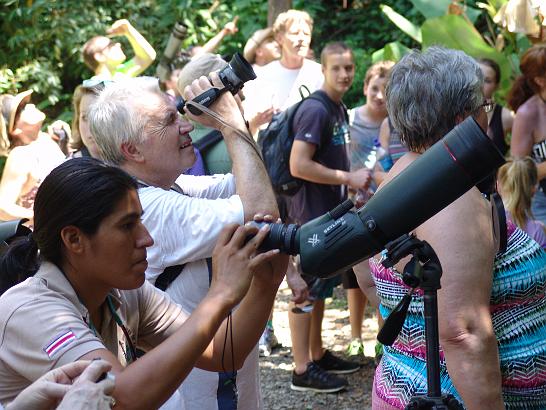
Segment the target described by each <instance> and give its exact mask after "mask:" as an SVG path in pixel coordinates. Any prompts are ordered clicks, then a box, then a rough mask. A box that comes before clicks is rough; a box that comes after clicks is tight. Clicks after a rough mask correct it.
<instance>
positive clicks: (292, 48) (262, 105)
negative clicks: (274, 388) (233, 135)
mask: <svg viewBox="0 0 546 410" xmlns="http://www.w3.org/2000/svg"><path fill="white" fill-rule="evenodd" d="M312 31H313V19H312V18H311V16H309V14H308V13H307V12H305V11H302V10H293V9H292V10H288V11H285V12H284V13H281V14H279V15H278V16H277V18H276V19H275V23H274V24H273V33H274V36H275V40H277V43H279V45H280V47H281V58H280V59H279V60H275V61H272V62H270V63H269V64H266V65H265V66H263V67H261V68H260V70H259V71H258V72H257V76H258V78H257V79H256V80H253V81H249V82H248V83H247V84H245V88H244V92H245V100H244V101H243V106H244V109H245V116H246V117H247V118H250V121H251V122H252V123H253V124H258V125H262V128H263V127H265V126H266V125H267V124H268V123H269V122H270V121H271V118H272V116H273V114H274V112H279V111H284V110H285V109H287V108H288V107H290V106H291V105H293V104H295V103H297V102H298V101H300V99H301V98H302V96H301V95H300V88H302V87H301V86H305V87H307V89H308V90H309V92H310V93H312V92H313V91H315V90H318V89H320V88H321V87H322V83H323V82H324V76H323V74H322V68H321V66H320V64H319V63H317V62H315V61H313V60H309V59H308V58H306V57H307V55H308V54H309V50H310V45H311V33H312ZM301 92H303V96H307V91H306V90H304V89H303V88H302V89H301ZM255 137H257V136H256V135H255ZM278 200H279V208H280V211H281V218H282V219H283V220H285V219H286V218H287V215H286V213H285V212H284V210H287V209H288V204H287V203H286V199H285V198H281V197H279V198H278ZM289 276H290V277H291V278H300V276H299V274H298V273H297V272H296V271H295V269H292V268H289V270H288V272H287V279H289ZM299 282H301V279H298V283H299ZM292 283H294V281H293V280H289V281H288V284H289V286H291V284H292ZM296 286H298V285H296ZM302 286H303V285H302ZM291 288H293V289H294V287H292V286H291ZM299 288H301V287H299V286H298V289H299ZM298 292H299V291H298ZM275 344H276V337H275V336H274V332H273V325H272V318H271V319H270V320H269V321H268V324H267V326H266V329H265V332H264V334H263V335H262V338H261V339H260V354H263V355H265V356H268V355H269V354H270V353H271V350H272V349H273V347H274V346H275Z"/></svg>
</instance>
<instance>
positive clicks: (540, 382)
mask: <svg viewBox="0 0 546 410" xmlns="http://www.w3.org/2000/svg"><path fill="white" fill-rule="evenodd" d="M508 235H509V237H508V247H507V250H506V252H504V253H502V254H498V255H497V257H496V258H495V265H494V272H493V275H494V276H493V285H492V290H491V317H492V320H493V327H494V330H495V334H496V336H497V343H498V346H499V356H500V367H501V373H502V388H503V398H504V402H505V405H506V408H507V409H546V296H545V286H546V252H545V251H544V250H543V249H542V248H541V247H540V246H539V245H538V244H537V243H536V242H535V241H534V240H532V239H531V238H530V237H529V236H528V235H527V234H526V233H525V232H523V231H522V230H520V229H519V228H517V227H516V226H515V225H514V224H513V223H511V222H508ZM370 266H371V272H372V275H373V277H374V281H375V285H376V288H377V294H378V296H379V298H380V301H381V305H380V312H381V315H382V316H383V317H386V316H388V315H389V314H390V312H391V311H392V310H393V309H394V307H395V306H396V305H397V304H398V302H399V301H400V300H401V299H402V297H403V296H404V295H405V294H406V293H407V291H408V289H409V288H408V287H407V286H406V285H405V284H404V283H403V282H402V279H401V278H400V275H399V274H398V273H397V272H395V271H393V270H392V269H386V268H385V267H383V265H381V264H380V263H379V261H377V260H376V259H373V258H372V259H370ZM424 326H425V323H424V318H423V292H422V291H421V290H418V291H416V292H415V293H414V294H413V297H412V303H411V305H410V308H409V311H408V316H407V318H406V322H405V323H404V326H403V328H402V331H401V332H400V335H399V336H398V338H397V340H396V341H395V343H394V344H393V345H392V346H385V347H384V354H383V358H382V360H381V363H380V365H379V366H378V367H377V369H376V373H375V379H374V397H373V409H403V408H405V406H406V404H407V403H408V401H409V400H410V398H411V397H412V396H413V395H425V394H426V393H427V380H426V361H425V356H426V345H425V327H424ZM440 373H441V388H442V392H444V393H446V394H453V395H455V397H457V399H458V400H459V401H460V402H462V400H461V398H460V395H459V394H458V392H457V391H456V389H455V387H454V386H453V383H452V382H451V379H450V377H449V375H448V373H447V368H446V363H445V358H444V354H443V351H442V350H441V348H440Z"/></svg>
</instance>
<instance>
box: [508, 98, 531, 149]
mask: <svg viewBox="0 0 546 410" xmlns="http://www.w3.org/2000/svg"><path fill="white" fill-rule="evenodd" d="M533 117H534V116H533V113H532V112H531V110H529V109H528V107H526V106H524V105H523V106H521V107H520V108H519V110H518V112H517V113H516V116H515V117H514V122H513V126H512V142H511V143H510V150H511V152H512V156H514V157H515V158H522V157H525V156H527V155H530V154H531V150H532V149H533V144H534V138H533V129H534V127H535V123H534V118H533Z"/></svg>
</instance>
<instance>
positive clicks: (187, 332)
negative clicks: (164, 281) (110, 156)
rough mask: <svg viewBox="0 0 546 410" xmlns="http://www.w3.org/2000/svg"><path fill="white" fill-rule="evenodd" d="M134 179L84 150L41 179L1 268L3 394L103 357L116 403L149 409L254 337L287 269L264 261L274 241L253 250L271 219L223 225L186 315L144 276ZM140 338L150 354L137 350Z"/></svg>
mask: <svg viewBox="0 0 546 410" xmlns="http://www.w3.org/2000/svg"><path fill="white" fill-rule="evenodd" d="M136 188H137V185H136V182H135V181H134V180H133V179H132V178H131V177H130V176H129V175H128V174H126V173H125V172H124V171H122V170H120V169H119V168H116V167H111V166H107V165H104V164H103V163H101V162H100V161H98V160H95V159H92V158H76V159H73V160H70V161H67V162H65V163H63V164H62V165H60V166H59V167H57V168H56V169H54V170H53V171H52V173H51V174H50V175H49V176H48V177H46V179H45V180H44V181H43V183H42V185H41V186H40V188H39V190H38V193H37V195H36V202H35V209H34V227H35V229H34V232H33V234H32V235H31V237H30V238H27V239H25V240H24V241H22V242H19V243H18V244H16V245H12V247H11V248H10V250H8V252H7V254H6V255H5V256H4V258H3V261H2V270H3V272H0V276H1V277H2V279H1V283H0V285H1V290H2V291H5V293H4V294H3V295H2V296H1V297H0V311H1V312H2V317H0V334H2V335H3V338H2V339H0V402H2V403H3V404H6V403H7V402H9V401H10V400H12V399H13V398H14V397H15V396H16V395H17V394H18V393H19V392H20V391H21V390H23V389H24V388H25V387H27V386H28V385H30V384H31V383H32V382H33V381H34V380H36V379H38V378H39V377H40V376H41V375H43V374H44V373H46V372H47V371H48V370H50V369H51V368H55V367H58V366H62V365H63V364H65V363H68V362H72V361H75V360H78V359H94V358H102V359H104V360H106V361H108V362H110V363H111V365H112V370H111V372H112V373H113V374H114V375H115V377H116V386H115V390H114V392H113V394H112V396H113V397H114V399H115V401H116V404H115V408H116V409H120V408H131V409H140V408H142V409H151V408H157V407H159V406H160V405H161V404H162V403H163V402H165V401H166V400H167V399H168V398H169V397H170V396H171V395H172V394H173V392H174V391H175V390H176V388H177V387H178V386H179V385H180V383H181V382H182V380H184V378H185V377H186V375H187V374H188V373H189V371H190V370H191V369H192V368H193V367H194V366H198V367H200V368H204V369H207V370H211V371H222V370H223V371H228V372H232V371H234V370H236V369H238V368H240V367H241V366H242V364H243V362H244V360H245V358H246V356H247V354H248V353H249V352H250V351H251V349H252V348H253V347H254V346H255V344H256V342H257V341H258V338H259V337H260V335H261V333H262V331H263V329H264V326H265V323H266V320H267V317H268V315H269V311H270V309H271V306H272V304H273V301H274V294H275V292H272V289H273V290H274V289H276V288H277V287H278V285H279V284H280V282H281V280H282V277H283V274H284V270H283V269H282V268H283V267H284V268H285V267H286V265H285V264H283V263H277V262H278V261H275V264H273V263H272V260H273V259H277V257H276V256H275V255H277V253H278V251H276V250H273V251H268V252H265V253H258V252H257V248H258V246H259V244H260V243H261V241H262V240H263V239H264V238H265V237H266V236H267V233H268V228H263V229H261V230H260V231H258V230H257V228H254V227H250V226H237V225H231V226H227V227H226V228H225V229H224V230H223V232H222V234H221V236H220V239H219V240H218V243H217V245H216V248H215V251H214V254H213V278H212V283H211V287H210V290H209V293H208V294H207V296H206V297H205V298H204V299H203V301H202V302H201V304H200V305H199V306H198V307H197V308H196V309H195V310H194V312H193V313H192V314H191V315H189V316H188V315H186V314H185V313H183V312H182V311H181V309H180V308H179V307H178V306H177V305H175V304H174V303H172V302H171V301H170V299H169V297H168V296H167V295H166V294H164V293H163V292H161V291H159V290H157V289H155V288H154V287H153V286H152V285H150V284H149V283H148V282H145V277H144V272H145V270H146V267H147V262H146V247H148V246H150V245H151V244H152V243H153V240H152V238H151V237H150V235H149V234H148V231H147V230H146V228H145V227H144V225H142V223H141V220H140V217H141V215H142V208H141V206H140V201H139V199H138V195H137V191H136ZM250 236H253V237H252V239H250V240H248V241H247V238H248V237H250ZM38 250H39V255H40V259H39V260H38ZM274 266H278V267H279V268H275V267H274ZM36 269H38V270H37V272H36V273H35V274H34V272H35V271H36ZM25 278H28V279H27V280H25V281H24V282H22V283H20V284H18V285H16V286H13V285H14V284H15V283H18V282H20V281H21V280H22V279H25ZM10 286H13V287H11V288H10ZM8 288H9V289H8ZM6 289H8V290H7V291H6ZM237 304H239V306H238V308H237V310H236V311H235V312H233V314H230V312H231V309H232V308H233V307H234V306H235V305H237ZM226 317H227V319H226ZM137 347H138V348H140V349H142V350H144V351H146V352H147V353H146V354H145V355H143V356H142V357H140V358H139V359H138V360H136V358H137V356H138V355H137V352H136V348H137ZM135 392H138V394H135Z"/></svg>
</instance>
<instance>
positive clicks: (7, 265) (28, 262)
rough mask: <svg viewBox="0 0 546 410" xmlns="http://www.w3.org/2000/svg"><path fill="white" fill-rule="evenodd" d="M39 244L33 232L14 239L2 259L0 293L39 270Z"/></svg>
mask: <svg viewBox="0 0 546 410" xmlns="http://www.w3.org/2000/svg"><path fill="white" fill-rule="evenodd" d="M38 265H39V263H38V245H37V244H36V241H34V238H33V237H32V234H28V235H27V236H23V237H19V238H16V239H14V240H13V241H12V242H11V244H10V246H9V248H8V249H7V251H6V252H5V253H4V255H2V258H1V259H0V295H1V294H3V293H4V292H5V291H6V290H8V289H9V288H11V287H12V286H15V285H17V284H18V283H21V282H23V281H24V280H25V279H27V278H30V277H31V276H33V275H34V274H35V273H36V271H37V270H38Z"/></svg>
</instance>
